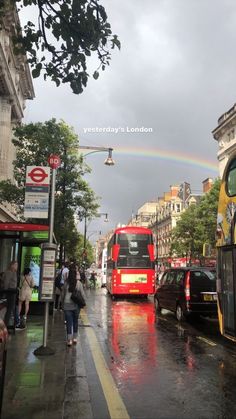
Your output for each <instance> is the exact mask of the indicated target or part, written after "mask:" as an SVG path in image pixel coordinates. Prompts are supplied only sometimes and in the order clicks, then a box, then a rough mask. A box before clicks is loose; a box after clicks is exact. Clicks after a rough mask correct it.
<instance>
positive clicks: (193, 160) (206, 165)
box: [113, 146, 219, 175]
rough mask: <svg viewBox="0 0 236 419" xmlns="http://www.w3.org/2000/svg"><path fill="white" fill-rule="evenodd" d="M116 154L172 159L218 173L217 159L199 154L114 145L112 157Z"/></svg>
mask: <svg viewBox="0 0 236 419" xmlns="http://www.w3.org/2000/svg"><path fill="white" fill-rule="evenodd" d="M116 154H123V155H131V156H136V157H148V158H153V159H159V160H164V161H165V160H166V161H173V162H177V163H182V164H186V165H189V166H195V167H200V168H203V169H207V170H208V171H211V172H213V173H215V174H216V175H217V174H218V173H219V167H218V163H217V161H213V160H208V159H204V158H202V157H200V156H196V155H193V154H187V153H182V152H178V151H167V150H161V149H157V148H153V149H147V148H142V147H135V148H134V147H127V146H126V147H120V146H114V150H113V158H114V159H115V158H116V157H115V156H116Z"/></svg>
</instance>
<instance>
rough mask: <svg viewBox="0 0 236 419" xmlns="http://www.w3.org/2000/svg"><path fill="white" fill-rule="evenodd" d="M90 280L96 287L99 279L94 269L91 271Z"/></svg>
mask: <svg viewBox="0 0 236 419" xmlns="http://www.w3.org/2000/svg"><path fill="white" fill-rule="evenodd" d="M89 280H90V283H91V285H92V286H93V287H94V288H96V281H97V277H96V272H95V271H92V273H91V275H90V278H89Z"/></svg>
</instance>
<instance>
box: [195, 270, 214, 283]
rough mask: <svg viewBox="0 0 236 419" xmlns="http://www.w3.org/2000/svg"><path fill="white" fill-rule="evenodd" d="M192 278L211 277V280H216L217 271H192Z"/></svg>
mask: <svg viewBox="0 0 236 419" xmlns="http://www.w3.org/2000/svg"><path fill="white" fill-rule="evenodd" d="M191 278H194V279H204V278H205V279H210V280H211V281H216V272H215V271H194V272H191Z"/></svg>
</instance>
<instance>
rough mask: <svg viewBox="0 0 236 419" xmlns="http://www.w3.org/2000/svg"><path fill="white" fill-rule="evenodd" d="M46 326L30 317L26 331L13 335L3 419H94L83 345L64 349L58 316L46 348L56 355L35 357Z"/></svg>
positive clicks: (39, 318)
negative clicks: (35, 351) (51, 349)
mask: <svg viewBox="0 0 236 419" xmlns="http://www.w3.org/2000/svg"><path fill="white" fill-rule="evenodd" d="M43 321H44V319H43V316H31V317H30V318H29V320H28V322H27V328H26V329H25V330H21V331H16V333H15V335H10V339H9V344H8V352H7V368H6V377H5V388H4V396H3V407H2V416H1V418H2V419H19V418H25V419H26V418H27V419H61V418H62V419H75V418H76V419H92V418H93V415H92V409H91V403H90V394H89V388H88V383H87V376H86V370H85V366H84V362H83V353H82V348H81V346H80V343H79V342H78V344H77V345H76V346H73V347H72V348H68V347H67V346H66V342H65V325H64V316H63V313H62V312H54V316H50V321H49V334H48V346H49V347H50V348H53V349H54V350H55V354H54V355H49V356H46V357H36V356H35V355H34V353H33V352H34V350H35V349H36V348H38V347H39V346H41V345H42V342H43ZM78 338H79V336H78ZM78 340H79V339H78Z"/></svg>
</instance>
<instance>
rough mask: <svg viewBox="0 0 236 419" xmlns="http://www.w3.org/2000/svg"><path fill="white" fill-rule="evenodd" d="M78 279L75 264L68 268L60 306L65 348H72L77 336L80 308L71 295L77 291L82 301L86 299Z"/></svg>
mask: <svg viewBox="0 0 236 419" xmlns="http://www.w3.org/2000/svg"><path fill="white" fill-rule="evenodd" d="M79 277H80V275H79V272H78V267H77V265H76V263H72V264H71V265H70V267H69V274H68V277H67V279H66V280H65V284H64V287H63V291H62V305H63V309H64V313H65V319H66V331H67V346H72V344H74V345H76V343H77V335H78V318H79V313H80V307H79V306H78V304H77V303H75V302H74V301H73V300H72V298H71V296H72V293H73V292H74V291H75V290H76V289H77V290H78V291H80V293H81V294H82V297H83V299H84V300H85V298H86V297H85V293H84V289H83V285H82V283H81V282H80V280H79Z"/></svg>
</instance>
